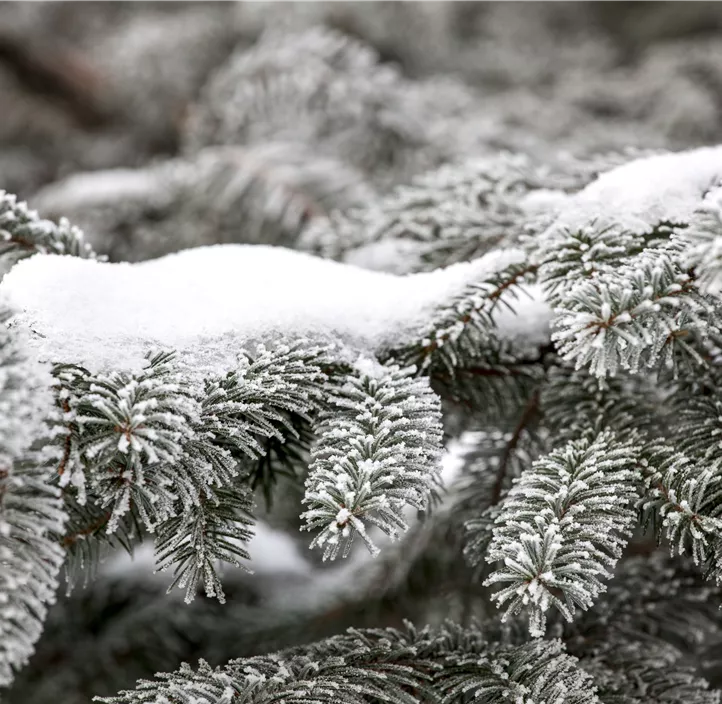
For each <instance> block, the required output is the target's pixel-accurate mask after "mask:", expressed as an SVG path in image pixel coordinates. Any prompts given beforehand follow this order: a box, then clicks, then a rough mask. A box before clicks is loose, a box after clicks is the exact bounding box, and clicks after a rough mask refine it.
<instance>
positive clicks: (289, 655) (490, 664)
mask: <svg viewBox="0 0 722 704" xmlns="http://www.w3.org/2000/svg"><path fill="white" fill-rule="evenodd" d="M467 696H472V697H473V698H474V701H478V702H481V703H486V704H492V703H493V702H500V701H564V702H565V704H598V699H597V698H596V696H595V694H594V687H593V685H592V682H591V679H590V678H589V676H588V675H586V674H585V673H584V672H583V671H582V670H580V669H579V668H578V667H577V665H576V660H575V659H574V658H572V657H569V656H568V655H566V654H565V652H564V649H563V646H562V645H561V643H560V642H559V641H536V642H532V643H528V644H524V645H520V646H504V645H499V644H496V643H488V642H487V641H486V640H485V639H484V638H483V636H482V635H481V633H480V632H479V631H477V630H475V629H470V630H468V631H465V630H463V629H461V628H460V627H458V626H454V625H453V624H449V625H446V626H444V627H441V628H439V629H431V628H425V629H424V630H421V631H417V630H415V629H414V628H413V627H411V626H407V628H406V630H405V631H398V630H394V629H385V630H381V629H378V630H366V631H356V630H350V631H349V632H348V634H347V635H343V636H336V637H333V638H329V639H327V640H325V641H321V642H319V643H315V644H311V645H309V646H301V647H299V648H294V649H292V650H288V651H281V652H280V653H278V654H276V655H273V656H259V657H255V658H248V659H245V660H233V661H231V662H230V663H228V664H227V665H225V666H223V667H220V668H215V669H213V668H211V667H210V666H208V665H207V664H206V663H204V662H202V663H201V665H200V667H199V669H198V670H197V671H193V670H191V668H190V667H188V666H187V665H186V666H184V667H183V668H182V669H181V670H179V671H177V672H175V673H171V674H165V675H160V676H159V680H157V681H141V682H140V683H139V685H138V688H137V689H136V690H135V691H127V692H122V693H121V694H120V695H119V696H117V697H110V698H107V699H101V700H100V701H104V702H106V703H107V704H141V702H148V703H150V702H159V701H168V702H190V701H191V700H192V701H194V702H197V703H198V704H211V703H213V704H220V703H221V702H223V703H224V704H244V703H245V702H249V703H250V702H254V704H261V703H263V704H266V703H268V704H270V702H278V701H285V702H302V701H303V702H316V703H318V704H321V703H330V702H334V701H335V702H342V704H369V703H370V702H373V701H384V702H393V703H394V704H412V703H415V702H418V701H429V702H434V703H436V704H452V703H453V702H456V701H459V700H460V699H461V698H462V697H467Z"/></svg>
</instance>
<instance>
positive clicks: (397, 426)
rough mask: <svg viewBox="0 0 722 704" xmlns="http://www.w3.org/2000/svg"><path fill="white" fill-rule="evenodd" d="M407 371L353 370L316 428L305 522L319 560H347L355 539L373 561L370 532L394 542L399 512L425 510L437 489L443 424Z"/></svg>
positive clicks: (422, 385)
mask: <svg viewBox="0 0 722 704" xmlns="http://www.w3.org/2000/svg"><path fill="white" fill-rule="evenodd" d="M412 372H413V369H400V368H398V367H395V366H390V367H387V368H386V369H385V370H384V373H383V374H380V373H379V371H378V370H376V369H373V370H372V371H371V374H369V373H366V372H365V371H364V370H363V367H362V369H361V370H359V373H358V376H351V377H349V378H348V379H347V381H346V383H345V384H344V385H343V387H342V388H341V389H340V391H339V393H338V395H337V397H335V398H334V399H333V400H332V406H333V410H332V411H330V412H328V413H327V414H323V415H322V416H321V418H320V419H319V421H318V425H317V428H316V435H317V437H318V440H317V443H316V445H315V446H314V448H313V451H312V455H311V464H310V467H309V476H308V479H307V481H306V496H305V498H304V503H306V504H307V505H308V506H309V509H308V511H306V512H305V513H304V515H303V517H304V519H305V521H306V525H305V527H306V529H307V530H316V529H320V533H318V535H317V536H316V537H315V538H314V540H313V542H312V544H311V546H312V547H313V546H320V547H323V549H324V558H331V559H333V558H335V557H336V556H337V554H338V553H339V551H342V552H343V555H344V556H346V555H347V554H348V552H349V550H350V547H351V542H352V540H353V538H354V536H355V534H356V533H358V534H359V536H360V537H361V538H362V540H363V541H364V542H365V543H366V545H367V547H368V548H369V550H370V551H371V552H372V554H374V555H375V554H377V553H378V548H377V547H376V545H375V544H374V542H373V540H372V538H371V536H370V535H369V531H368V526H376V527H378V528H379V529H380V530H382V531H383V532H384V533H386V534H387V535H389V536H391V537H392V538H396V537H398V535H399V533H400V532H401V531H404V530H406V529H407V527H408V526H407V525H406V523H405V522H404V519H403V515H402V509H403V507H404V506H406V505H409V506H413V507H414V508H416V509H418V510H424V509H425V508H426V507H427V504H428V501H429V498H430V495H431V494H432V492H433V491H434V487H435V485H436V484H437V483H438V472H439V463H440V448H441V419H440V408H439V402H438V399H437V398H436V397H435V396H434V394H433V393H432V392H431V389H430V388H429V386H428V382H427V381H426V380H422V379H414V378H413V377H412V376H411V373H412Z"/></svg>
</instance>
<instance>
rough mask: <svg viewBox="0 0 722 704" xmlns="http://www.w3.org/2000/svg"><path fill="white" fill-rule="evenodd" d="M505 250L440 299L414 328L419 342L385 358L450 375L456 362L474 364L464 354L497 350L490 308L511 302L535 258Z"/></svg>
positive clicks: (480, 355)
mask: <svg viewBox="0 0 722 704" xmlns="http://www.w3.org/2000/svg"><path fill="white" fill-rule="evenodd" d="M510 256H511V259H512V262H511V263H507V264H505V265H504V266H503V267H502V268H501V269H499V270H498V271H495V272H493V273H491V274H489V275H488V276H487V277H486V278H485V280H483V281H479V282H475V283H472V284H469V285H467V286H466V287H465V289H464V290H463V291H462V292H461V293H460V294H458V295H456V296H454V297H453V298H451V300H449V301H448V302H446V303H444V304H443V305H440V306H439V307H438V308H437V310H436V312H435V314H434V315H433V318H432V320H431V322H430V323H429V324H428V326H427V327H426V328H425V329H424V330H422V331H421V332H420V333H419V336H418V337H419V339H420V340H421V342H420V343H419V344H414V345H409V346H408V347H406V348H402V349H397V350H392V351H390V352H389V358H390V359H392V360H394V361H395V362H397V363H399V364H403V365H409V364H413V365H415V366H417V367H418V369H419V370H420V371H422V372H423V371H426V370H427V369H433V370H436V369H441V370H442V371H443V373H444V374H446V375H449V376H454V374H455V373H456V370H457V369H458V368H459V367H463V366H464V365H468V366H474V365H473V361H472V362H471V363H470V360H478V359H479V358H482V359H483V358H484V355H485V354H487V355H488V354H491V355H492V356H493V355H494V354H498V352H499V349H498V347H499V345H500V342H499V341H498V340H495V339H494V332H495V329H494V328H495V323H494V313H495V311H496V308H497V306H499V305H507V306H509V307H511V306H510V304H509V302H508V298H510V297H512V298H516V297H517V295H518V291H517V289H521V287H522V286H523V285H524V284H525V283H528V282H529V281H530V279H531V278H532V277H533V276H534V274H535V272H536V270H537V266H536V264H534V263H532V262H529V261H527V259H526V257H525V255H524V254H523V253H522V252H514V253H512V254H511V255H510ZM507 260H508V258H507ZM502 261H503V258H502ZM502 347H503V345H502Z"/></svg>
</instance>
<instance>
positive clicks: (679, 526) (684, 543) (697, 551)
mask: <svg viewBox="0 0 722 704" xmlns="http://www.w3.org/2000/svg"><path fill="white" fill-rule="evenodd" d="M644 460H645V462H644V464H645V468H644V474H645V487H646V491H645V496H644V499H643V503H642V506H643V509H644V511H645V512H646V514H647V521H648V522H649V521H650V520H652V519H654V520H655V522H656V523H657V524H659V528H660V529H662V530H663V531H664V535H665V537H666V538H667V540H668V541H669V543H670V550H671V551H672V552H677V553H678V554H680V555H681V554H683V553H685V552H687V551H689V552H690V553H691V555H692V557H693V559H694V561H695V563H696V564H698V565H704V566H705V567H706V569H707V574H708V575H709V576H712V577H713V578H714V579H716V580H717V581H718V582H719V581H722V518H721V517H720V515H721V513H722V473H721V472H720V470H719V467H718V466H716V465H713V466H711V467H704V466H700V465H699V464H698V463H697V462H695V461H693V460H691V459H690V458H688V457H687V456H685V455H684V454H682V453H681V452H677V451H675V450H673V449H672V448H671V447H670V446H669V445H668V444H666V443H664V442H662V441H659V442H656V443H650V445H649V446H648V447H647V448H645V457H644Z"/></svg>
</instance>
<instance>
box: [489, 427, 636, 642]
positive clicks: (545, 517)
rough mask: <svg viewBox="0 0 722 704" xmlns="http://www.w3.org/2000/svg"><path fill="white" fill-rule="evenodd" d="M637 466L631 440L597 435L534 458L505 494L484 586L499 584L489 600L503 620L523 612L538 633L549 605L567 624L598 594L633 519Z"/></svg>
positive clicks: (536, 634)
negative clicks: (491, 569) (502, 609)
mask: <svg viewBox="0 0 722 704" xmlns="http://www.w3.org/2000/svg"><path fill="white" fill-rule="evenodd" d="M638 461H639V459H638V456H637V454H636V453H635V450H634V448H633V446H632V444H631V443H621V442H619V441H618V440H617V439H616V438H615V436H614V434H612V433H602V434H601V435H599V436H598V437H597V438H596V439H595V440H594V441H593V442H590V441H588V440H579V441H575V442H571V443H569V444H568V445H566V446H565V447H564V448H562V449H559V450H555V451H553V452H552V453H551V454H549V455H548V456H546V457H544V458H542V459H540V460H538V461H537V462H535V463H534V465H533V466H532V467H531V468H530V469H528V470H527V471H526V472H525V473H524V474H523V475H522V476H521V478H520V479H518V480H517V482H516V484H515V485H514V487H513V488H512V489H511V491H510V492H509V495H508V497H507V499H506V500H505V501H504V503H503V504H502V508H501V511H500V512H499V515H498V516H497V518H496V527H495V528H494V536H493V539H492V541H491V545H490V547H489V553H488V557H487V559H488V561H489V562H498V563H500V564H499V565H498V566H497V568H496V570H495V572H494V573H493V574H492V575H491V577H489V579H488V580H487V582H486V583H487V584H489V585H495V584H501V585H503V588H502V589H501V591H499V592H497V593H496V595H495V599H496V601H497V602H498V603H499V604H500V605H503V604H507V603H508V606H507V608H506V616H508V615H510V614H514V613H517V612H518V611H520V610H521V609H523V608H526V609H528V611H529V615H530V623H529V630H530V632H531V633H532V635H535V636H541V635H543V634H544V631H545V625H546V612H547V611H548V610H549V609H550V608H552V607H555V608H557V609H558V610H559V611H560V612H561V613H562V614H563V615H564V617H565V618H566V619H567V620H571V619H572V617H573V615H574V611H575V609H576V607H577V606H578V607H580V608H582V609H588V608H589V607H590V606H591V605H592V603H593V602H594V600H595V598H596V597H597V596H598V595H599V593H600V592H602V591H604V589H605V586H604V584H603V580H605V579H608V578H609V577H611V571H610V570H611V569H612V568H613V567H614V565H615V564H616V562H617V560H618V559H619V557H620V556H621V553H622V548H623V547H624V546H625V544H626V537H627V536H628V535H629V532H630V531H631V527H632V524H633V521H634V511H633V504H634V500H635V498H636V485H637V484H638V483H639V481H640V480H641V475H640V474H639V469H638V467H637V464H638Z"/></svg>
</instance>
